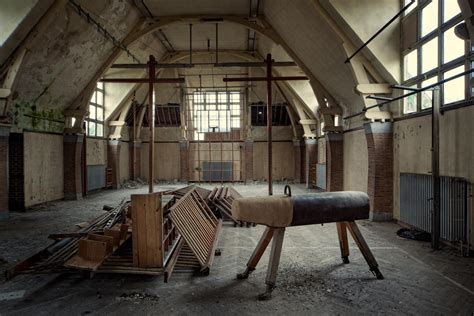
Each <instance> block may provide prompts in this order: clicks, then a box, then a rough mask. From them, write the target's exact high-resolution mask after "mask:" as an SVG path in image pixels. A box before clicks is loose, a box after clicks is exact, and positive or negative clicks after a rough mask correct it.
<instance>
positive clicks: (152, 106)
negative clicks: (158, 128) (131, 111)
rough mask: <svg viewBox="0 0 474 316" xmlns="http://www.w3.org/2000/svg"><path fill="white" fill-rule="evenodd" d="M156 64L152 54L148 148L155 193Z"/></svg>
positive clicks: (149, 81) (150, 62)
mask: <svg viewBox="0 0 474 316" xmlns="http://www.w3.org/2000/svg"><path fill="white" fill-rule="evenodd" d="M155 66H156V60H155V57H153V55H150V60H149V61H148V124H149V125H150V146H149V148H148V192H149V193H153V179H154V176H153V174H154V170H153V168H154V166H155V111H154V110H155V104H154V103H155V102H154V99H155V98H154V95H155Z"/></svg>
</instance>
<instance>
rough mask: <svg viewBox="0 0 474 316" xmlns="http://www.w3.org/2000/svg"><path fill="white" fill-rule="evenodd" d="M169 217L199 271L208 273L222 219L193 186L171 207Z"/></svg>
mask: <svg viewBox="0 0 474 316" xmlns="http://www.w3.org/2000/svg"><path fill="white" fill-rule="evenodd" d="M170 218H171V220H172V221H173V223H174V224H175V225H176V228H177V229H178V231H179V233H180V234H181V235H182V236H183V238H184V240H185V242H186V244H187V246H188V247H189V249H191V251H192V253H193V254H194V256H195V257H196V259H197V261H198V262H199V265H200V271H201V272H203V273H205V274H208V273H209V270H210V268H211V265H212V261H213V259H214V254H215V250H216V247H217V241H218V238H219V234H220V232H221V228H222V219H218V218H217V217H216V216H215V215H214V213H213V212H212V210H211V209H210V208H209V206H208V205H207V202H206V201H205V200H204V199H203V197H202V196H201V195H200V193H199V191H198V190H196V189H194V188H193V189H191V190H190V191H189V192H188V193H186V194H185V195H184V196H183V197H182V198H180V199H179V201H178V202H176V204H174V205H173V206H172V207H171V209H170Z"/></svg>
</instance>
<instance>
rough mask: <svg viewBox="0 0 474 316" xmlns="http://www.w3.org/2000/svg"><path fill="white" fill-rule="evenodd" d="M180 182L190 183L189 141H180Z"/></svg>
mask: <svg viewBox="0 0 474 316" xmlns="http://www.w3.org/2000/svg"><path fill="white" fill-rule="evenodd" d="M179 166H180V173H179V178H180V179H179V181H181V182H183V183H188V181H189V142H188V141H187V140H180V141H179Z"/></svg>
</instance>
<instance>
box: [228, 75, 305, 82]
mask: <svg viewBox="0 0 474 316" xmlns="http://www.w3.org/2000/svg"><path fill="white" fill-rule="evenodd" d="M223 80H224V82H241V81H243V80H242V78H224V79H223ZM247 80H248V81H268V80H269V79H268V77H248V78H247ZM270 80H271V81H290V80H309V78H308V77H306V76H284V77H271V79H270Z"/></svg>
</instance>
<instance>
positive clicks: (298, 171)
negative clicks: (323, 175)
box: [293, 139, 304, 183]
mask: <svg viewBox="0 0 474 316" xmlns="http://www.w3.org/2000/svg"><path fill="white" fill-rule="evenodd" d="M301 147H302V143H301V140H300V139H293V149H294V151H295V183H301V182H302V179H303V177H304V176H303V175H304V173H303V166H302V164H303V159H302V153H303V150H302V148H301Z"/></svg>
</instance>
